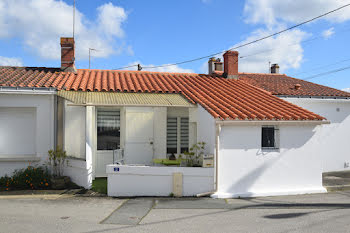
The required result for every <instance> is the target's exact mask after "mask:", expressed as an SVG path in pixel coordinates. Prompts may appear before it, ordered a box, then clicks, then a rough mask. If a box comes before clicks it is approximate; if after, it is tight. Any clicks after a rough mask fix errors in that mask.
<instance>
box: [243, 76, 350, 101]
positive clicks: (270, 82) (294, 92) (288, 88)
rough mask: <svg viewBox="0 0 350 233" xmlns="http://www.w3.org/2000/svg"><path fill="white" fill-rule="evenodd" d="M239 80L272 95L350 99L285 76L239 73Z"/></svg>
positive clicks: (344, 95) (349, 94) (336, 91)
mask: <svg viewBox="0 0 350 233" xmlns="http://www.w3.org/2000/svg"><path fill="white" fill-rule="evenodd" d="M239 78H240V79H241V80H244V81H246V82H247V83H250V84H252V85H254V86H257V87H260V88H262V89H264V90H267V91H269V92H271V93H272V94H273V95H286V96H318V97H320V96H323V97H350V93H348V92H345V91H340V90H337V89H334V88H331V87H326V86H322V85H319V84H316V83H312V82H308V81H304V80H301V79H296V78H292V77H289V76H287V75H285V74H256V73H240V74H239ZM295 85H300V87H299V88H296V86H295Z"/></svg>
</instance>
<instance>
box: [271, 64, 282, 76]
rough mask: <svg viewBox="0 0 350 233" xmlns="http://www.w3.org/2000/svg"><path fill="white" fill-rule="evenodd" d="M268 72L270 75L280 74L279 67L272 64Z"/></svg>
mask: <svg viewBox="0 0 350 233" xmlns="http://www.w3.org/2000/svg"><path fill="white" fill-rule="evenodd" d="M270 72H271V74H279V72H280V67H279V65H278V64H272V66H271V68H270Z"/></svg>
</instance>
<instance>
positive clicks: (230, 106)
mask: <svg viewBox="0 0 350 233" xmlns="http://www.w3.org/2000/svg"><path fill="white" fill-rule="evenodd" d="M247 76H248V75H247V74H241V75H240V77H242V78H240V80H233V79H225V78H223V77H220V76H210V75H201V74H192V73H165V72H163V73H161V72H146V71H115V70H78V72H77V74H74V73H67V72H60V71H59V69H56V70H54V69H44V68H41V69H40V68H15V67H0V86H22V87H52V88H56V89H57V90H63V89H65V90H70V91H98V92H101V91H105V92H107V91H113V92H157V93H179V94H182V95H183V96H184V97H186V98H187V99H188V100H189V102H191V103H198V104H200V105H201V106H202V107H203V108H205V109H206V110H207V111H208V112H209V113H210V114H211V115H212V116H213V117H215V118H220V119H231V120H324V118H323V117H321V116H319V115H317V114H315V113H312V112H310V111H308V110H305V109H303V108H300V107H298V106H296V105H293V104H291V103H289V102H287V101H284V100H282V99H280V98H278V97H276V96H273V95H271V93H270V92H269V91H265V90H263V89H260V88H259V87H260V86H259V87H256V85H257V84H256V82H257V81H256V80H255V79H249V77H250V75H249V77H247ZM301 85H302V87H303V83H301ZM302 87H301V88H302Z"/></svg>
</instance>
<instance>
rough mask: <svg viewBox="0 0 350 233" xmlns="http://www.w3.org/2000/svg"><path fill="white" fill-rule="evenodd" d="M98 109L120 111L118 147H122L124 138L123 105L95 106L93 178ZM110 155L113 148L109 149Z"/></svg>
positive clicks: (95, 158) (94, 173) (94, 174)
mask: <svg viewBox="0 0 350 233" xmlns="http://www.w3.org/2000/svg"><path fill="white" fill-rule="evenodd" d="M99 109H113V110H119V111H120V139H119V140H120V148H121V149H124V142H125V140H124V138H125V107H120V106H95V113H94V117H95V119H94V124H95V125H94V138H93V141H94V142H93V143H94V149H93V155H92V156H93V158H92V169H93V171H92V174H93V180H94V179H95V177H96V164H97V163H96V162H97V159H98V158H97V151H98V150H97V111H98V110H99ZM106 151H109V150H101V152H106ZM111 152H112V156H113V150H111ZM97 177H103V176H97Z"/></svg>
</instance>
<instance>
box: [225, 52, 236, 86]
mask: <svg viewBox="0 0 350 233" xmlns="http://www.w3.org/2000/svg"><path fill="white" fill-rule="evenodd" d="M224 77H227V78H232V79H238V52H237V51H226V53H224Z"/></svg>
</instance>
